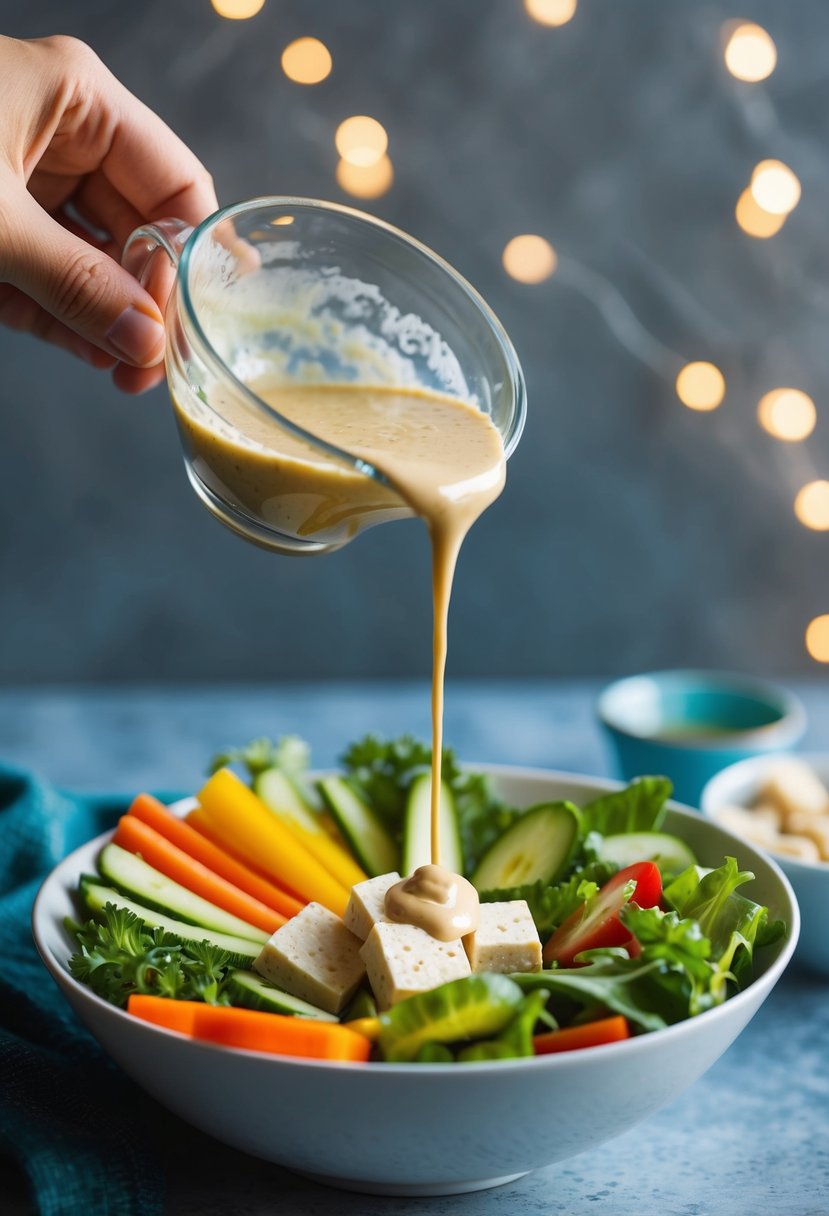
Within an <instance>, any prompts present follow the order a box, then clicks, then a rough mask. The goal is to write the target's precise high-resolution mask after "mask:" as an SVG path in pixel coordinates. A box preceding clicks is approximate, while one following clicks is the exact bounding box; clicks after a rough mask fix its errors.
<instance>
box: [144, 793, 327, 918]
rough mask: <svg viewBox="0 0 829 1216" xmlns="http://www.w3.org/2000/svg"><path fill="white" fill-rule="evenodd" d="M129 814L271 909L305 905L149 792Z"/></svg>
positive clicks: (286, 911) (293, 910)
mask: <svg viewBox="0 0 829 1216" xmlns="http://www.w3.org/2000/svg"><path fill="white" fill-rule="evenodd" d="M129 814H130V816H133V817H134V818H136V819H140V820H141V822H142V823H145V824H147V826H148V827H150V828H153V830H154V831H156V832H158V833H159V835H161V836H163V837H165V839H166V840H169V841H170V843H171V844H174V845H175V846H176V847H177V848H179V849H181V851H182V852H183V853H186V854H187V855H188V856H189V857H192V858H193V860H194V861H199V862H201V864H202V865H203V866H206V867H207V868H208V870H212V871H213V873H214V874H218V875H219V877H220V878H224V879H226V881H227V882H230V883H233V885H234V887H238V888H239V890H240V891H244V892H246V894H248V895H250V896H251V898H252V899H257V900H259V902H260V903H262V904H265V906H266V907H268V908H270V909H271V910H272V911H274V912H278V913H280V914H281V915H282V916H285V917H291V916H296V914H297V912H299V911H300V910H301V909H302V908H303V907H304V906H305V902H304V901H303V900H299V899H296V898H295V897H294V896H293V895H292V894H289V893H288V892H286V891H283V890H282V889H281V887H277V886H276V885H275V884H274V883H271V882H268V881H267V879H265V878H263V877H261V875H259V874H257V873H255V871H254V870H252V869H250V867H249V866H246V865H244V864H243V863H242V862H241V861H239V860H238V858H236V857H235V856H233V855H232V854H230V853H228V852H227V851H225V850H223V849H221V848H220V847H218V845H217V844H216V841H215V840H213V839H212V837H210V838H206V837H205V835H203V834H202V833H201V832H198V831H196V830H195V826H190V824H189V823H185V822H184V820H182V819H177V818H176V816H175V815H171V814H170V812H169V811H168V810H167V808H166V806H164V804H163V802H159V801H158V799H157V798H153V796H152V794H139V795H138V797H137V798H136V799H135V800H134V802H133V804H132V806H131V807H130V809H129Z"/></svg>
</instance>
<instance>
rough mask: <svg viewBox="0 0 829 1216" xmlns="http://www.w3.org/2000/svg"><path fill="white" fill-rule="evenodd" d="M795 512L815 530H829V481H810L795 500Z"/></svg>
mask: <svg viewBox="0 0 829 1216" xmlns="http://www.w3.org/2000/svg"><path fill="white" fill-rule="evenodd" d="M794 513H795V515H796V516H797V518H798V519H799V520H800V522H801V523H802V524H803V525H804V526H805V527H807V528H813V529H814V531H815V532H827V531H829V481H810V482H807V483H806V485H805V486H803V488H802V489H801V490H800V491H799V492H798V495H797V498H795V500H794Z"/></svg>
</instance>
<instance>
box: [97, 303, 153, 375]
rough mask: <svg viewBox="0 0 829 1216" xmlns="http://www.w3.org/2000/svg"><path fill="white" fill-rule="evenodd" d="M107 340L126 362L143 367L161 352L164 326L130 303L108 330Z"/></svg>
mask: <svg viewBox="0 0 829 1216" xmlns="http://www.w3.org/2000/svg"><path fill="white" fill-rule="evenodd" d="M107 341H108V342H109V344H110V346H111V347H112V348H113V350H115V351H117V352H118V354H119V355H121V356H122V357H123V358H124V359H126V360H128V362H130V363H135V364H137V365H138V366H139V367H144V366H146V365H147V364H149V363H153V362H154V361H156V360H157V359H158V357H159V356H160V355H161V353H162V343H163V341H164V326H163V325H161V324H160V323H159V322H158V321H156V320H155V319H154V318H153V317H150V316H148V315H147V313H145V312H141V310H140V308H134V307H133V305H132V304H130V306H129V308H125V309H124V311H123V312H122V313H121V315H120V317H118V318H117V320H116V321H115V324H114V325H113V326H112V327H111V328H110V330H109V331H108V333H107Z"/></svg>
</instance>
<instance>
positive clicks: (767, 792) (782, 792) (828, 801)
mask: <svg viewBox="0 0 829 1216" xmlns="http://www.w3.org/2000/svg"><path fill="white" fill-rule="evenodd" d="M757 801H758V802H766V803H771V805H772V806H775V807H777V809H778V811H779V812H780V814H781V816H782V818H783V827H784V828H785V827H786V820H787V819H788V817H789V815H793V814H796V813H797V812H798V811H801V812H803V813H804V814H807V815H823V814H824V813H825V812H826V811H827V810H828V809H829V791H827V789H826V786H825V785H824V784H823V782H822V781H821V779H820V778H819V777H818V775H817V773H816V772H815V771H814V769H812V768H811V767H810V766H809V765H808V764H806V763H805V762H804V761H803V760H798V759H797V757H795V756H786V757H781V759H779V760H775V761H774V763H773V764H772V765H770V766H769V769H768V771H767V773H766V777H765V780H764V782H763V784H762V785H761V786H760V789H759V791H758V794H757Z"/></svg>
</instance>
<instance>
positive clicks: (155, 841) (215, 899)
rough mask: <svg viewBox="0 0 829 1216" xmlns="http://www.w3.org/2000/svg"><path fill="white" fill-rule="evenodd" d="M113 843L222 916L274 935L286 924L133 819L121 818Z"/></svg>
mask: <svg viewBox="0 0 829 1216" xmlns="http://www.w3.org/2000/svg"><path fill="white" fill-rule="evenodd" d="M113 839H114V840H115V843H116V844H118V845H120V846H121V848H122V849H126V850H127V852H129V853H137V854H138V855H139V856H140V857H143V859H144V861H146V863H147V865H150V866H153V867H154V868H155V869H156V870H158V871H159V873H161V874H165V875H166V876H167V878H172V880H173V882H177V883H179V884H180V885H181V886H182V887H186V888H187V890H188V891H192V892H193V894H194V895H200V896H201V897H202V899H207V900H209V901H210V902H211V903H212V904H215V905H216V907H217V908H223V909H224V910H225V912H231V913H232V914H233V915H234V916H238V917H239V918H240V919H241V920H244V921H247V923H248V924H250V925H256V927H257V929H264V930H265V932H266V933H275V932H276V930H277V929H278V928H280V926H281V925H284V924H285V921H286V919H287V918H286V917H284V916H282V914H281V913H280V912H274V911H273V909H271V908H268V907H266V906H265V904H262V903H260V902H259V900H258V899H253V898H252V897H251V896H250V895H246V894H245V892H244V891H240V890H239V888H238V887H234V886H233V884H232V883H229V882H227V881H226V880H225V879H224V878H220V877H219V876H218V874H214V873H213V871H212V870H209V869H208V868H207V866H203V865H202V864H201V862H200V861H194V860H193V858H192V857H188V856H187V854H186V853H184V852H182V850H181V849H179V848H176V846H175V845H174V844H171V843H170V841H169V840H165V839H164V837H163V836H162V835H161V834H160V833H159V832H156V831H155V829H154V828H151V827H149V826H148V825H147V824H146V823H142V822H141V820H140V819H136V817H135V816H134V815H122V816H121V818H120V820H119V821H118V828H117V831H116V833H115V836H114V838H113Z"/></svg>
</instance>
